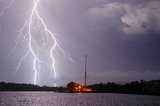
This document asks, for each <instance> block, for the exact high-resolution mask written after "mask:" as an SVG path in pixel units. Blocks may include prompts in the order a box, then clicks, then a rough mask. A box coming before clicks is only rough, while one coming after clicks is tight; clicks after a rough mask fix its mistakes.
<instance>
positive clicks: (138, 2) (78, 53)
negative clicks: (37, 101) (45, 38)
mask: <svg viewBox="0 0 160 106" xmlns="http://www.w3.org/2000/svg"><path fill="white" fill-rule="evenodd" d="M11 2H12V0H0V81H5V82H17V83H33V80H34V74H35V73H34V70H33V55H32V54H31V53H29V55H28V56H27V57H26V58H25V59H24V60H23V62H22V64H21V66H20V68H19V70H18V71H17V72H15V70H16V67H17V65H18V63H19V61H20V59H21V58H22V57H23V56H24V55H25V52H27V49H28V43H27V41H26V42H25V41H24V42H21V43H19V44H18V46H17V48H16V49H15V51H14V52H13V53H11V54H10V55H9V56H8V53H9V52H10V51H11V50H12V49H13V48H14V47H15V44H16V42H15V39H16V37H17V35H19V30H20V28H22V27H23V25H24V24H25V20H27V19H28V18H29V16H30V14H31V11H32V8H33V0H14V2H13V4H12V6H11V7H10V8H5V7H8V6H9V5H10V3H11ZM4 8H5V10H4V11H3V9H4ZM37 11H38V13H39V15H40V17H42V18H43V20H44V22H45V23H46V25H47V28H48V29H49V30H50V31H51V32H53V33H54V36H55V38H56V39H57V41H58V44H59V45H60V46H61V48H62V49H64V50H65V51H66V52H68V53H69V54H70V56H71V57H72V59H73V60H74V61H75V62H73V61H70V60H69V59H67V58H65V56H64V55H63V53H61V51H59V50H58V49H55V52H56V53H54V57H55V68H56V70H55V71H56V73H57V76H56V78H55V79H54V78H53V77H52V74H53V73H51V72H50V71H49V69H48V68H46V67H45V66H44V65H42V68H41V70H40V71H39V72H38V73H39V75H38V78H37V84H39V85H53V83H56V85H58V86H59V85H66V84H67V83H68V82H70V81H75V82H78V83H81V84H83V83H84V55H85V54H87V55H88V61H87V62H88V65H87V68H88V70H87V71H88V73H87V83H88V84H93V83H99V82H108V81H114V82H128V81H135V80H141V79H144V80H152V79H159V78H160V12H159V11H160V1H159V0H40V2H39V4H38V7H37ZM34 21H36V18H35V19H34ZM33 26H34V27H33V28H32V30H33V31H36V33H32V34H33V35H34V37H35V39H38V41H39V40H41V39H40V38H41V37H40V34H39V33H40V32H39V30H38V33H37V30H36V29H37V28H38V25H37V24H36V22H34V25H33ZM41 28H43V27H41ZM25 31H26V30H24V33H25ZM42 32H43V30H42ZM38 41H36V42H38ZM49 42H52V41H50V40H49ZM49 44H50V43H49ZM43 49H44V51H45V48H43ZM46 51H47V49H46ZM46 54H47V53H46ZM46 59H48V60H46ZM46 59H44V60H45V61H49V60H50V59H49V57H47V58H46ZM43 66H44V67H43Z"/></svg>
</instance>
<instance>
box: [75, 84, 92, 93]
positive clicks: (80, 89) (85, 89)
mask: <svg viewBox="0 0 160 106" xmlns="http://www.w3.org/2000/svg"><path fill="white" fill-rule="evenodd" d="M92 91H93V89H92V88H89V87H85V86H82V85H80V84H76V85H75V86H74V89H73V92H92Z"/></svg>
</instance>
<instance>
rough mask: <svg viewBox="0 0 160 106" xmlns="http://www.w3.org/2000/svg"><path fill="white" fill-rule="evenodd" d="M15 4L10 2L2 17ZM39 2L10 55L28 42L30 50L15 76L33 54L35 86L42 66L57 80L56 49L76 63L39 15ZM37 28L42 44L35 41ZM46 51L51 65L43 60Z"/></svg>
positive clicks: (22, 58) (35, 5)
mask: <svg viewBox="0 0 160 106" xmlns="http://www.w3.org/2000/svg"><path fill="white" fill-rule="evenodd" d="M13 2H14V0H12V1H11V2H10V5H9V6H7V7H5V8H4V9H3V10H2V15H3V12H4V11H5V10H6V9H8V8H10V7H11V6H12V4H13ZM39 2H40V0H33V7H32V11H31V13H30V16H29V18H28V19H27V20H26V21H25V23H24V25H23V26H22V27H21V28H20V30H19V35H18V36H17V38H16V40H15V41H16V46H15V47H14V48H13V50H12V51H11V52H9V54H8V55H10V54H12V53H13V52H14V51H15V50H16V48H17V47H18V45H19V44H22V42H27V46H28V49H27V51H26V53H25V55H23V56H22V57H21V59H20V61H19V63H18V65H17V68H16V70H15V72H14V73H13V74H15V73H16V72H18V70H19V68H20V66H21V64H22V62H23V61H24V59H25V58H26V57H27V56H28V55H29V54H31V55H32V56H33V60H32V63H33V70H34V80H33V83H34V84H37V77H38V74H39V72H40V70H41V67H42V64H43V65H45V66H46V67H48V68H49V69H50V71H52V73H53V78H54V80H55V78H56V76H57V73H56V68H55V58H54V51H55V49H56V48H58V50H60V51H61V52H62V53H63V55H64V56H65V58H67V59H68V60H70V61H71V62H74V63H75V61H74V60H73V59H72V58H71V56H70V55H69V53H67V52H66V51H65V50H63V49H62V48H61V47H60V45H59V44H58V42H57V39H56V38H55V36H54V34H53V33H52V32H51V31H50V30H49V29H48V28H47V25H46V23H45V22H44V20H43V19H42V17H41V16H40V15H39V11H38V10H37V9H38V8H37V7H38V4H39ZM36 22H38V24H37V26H36V24H35V23H36ZM35 26H36V27H37V29H38V28H39V29H38V33H40V34H38V37H37V38H39V37H41V39H42V41H41V42H40V44H39V43H37V41H36V39H35V36H37V35H36V34H35V33H33V32H36V31H35V29H34V27H35ZM39 35H41V36H39ZM50 42H51V43H50ZM44 48H48V49H47V50H46V51H45V50H44ZM44 51H45V54H46V55H47V54H48V57H49V58H50V59H51V62H50V63H49V62H47V61H46V60H45V59H44V58H43V56H42V52H44ZM54 86H56V84H55V82H54Z"/></svg>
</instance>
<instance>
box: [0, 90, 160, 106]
mask: <svg viewBox="0 0 160 106" xmlns="http://www.w3.org/2000/svg"><path fill="white" fill-rule="evenodd" d="M6 105H7V106H160V97H159V96H145V95H129V94H113V93H91V94H89V93H77V94H76V93H54V92H0V106H6Z"/></svg>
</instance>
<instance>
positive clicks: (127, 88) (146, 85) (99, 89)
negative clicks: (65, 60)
mask: <svg viewBox="0 0 160 106" xmlns="http://www.w3.org/2000/svg"><path fill="white" fill-rule="evenodd" d="M76 84H77V83H75V82H73V81H71V82H70V83H68V84H67V87H49V86H38V85H33V84H17V83H5V82H0V91H54V92H63V93H68V92H71V91H72V89H73V87H74V85H76ZM87 87H90V88H92V89H93V91H92V92H93V93H126V94H144V95H159V96H160V80H152V81H144V80H141V81H134V82H130V83H126V84H117V83H115V82H108V83H99V84H93V85H89V86H87Z"/></svg>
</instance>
